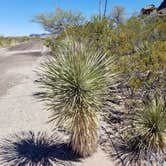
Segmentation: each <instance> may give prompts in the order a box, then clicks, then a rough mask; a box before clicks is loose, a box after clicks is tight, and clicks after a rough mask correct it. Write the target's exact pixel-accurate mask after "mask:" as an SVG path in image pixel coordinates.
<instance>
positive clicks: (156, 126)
mask: <svg viewBox="0 0 166 166" xmlns="http://www.w3.org/2000/svg"><path fill="white" fill-rule="evenodd" d="M136 126H137V129H138V132H139V133H140V135H141V138H142V139H143V142H146V144H147V145H146V147H147V150H150V151H153V152H159V151H161V150H163V149H164V148H165V146H166V107H165V104H164V102H163V101H162V100H161V99H156V100H154V101H153V102H151V103H150V104H149V105H148V106H146V107H145V108H144V110H143V111H141V112H140V113H139V114H138V120H137V123H136Z"/></svg>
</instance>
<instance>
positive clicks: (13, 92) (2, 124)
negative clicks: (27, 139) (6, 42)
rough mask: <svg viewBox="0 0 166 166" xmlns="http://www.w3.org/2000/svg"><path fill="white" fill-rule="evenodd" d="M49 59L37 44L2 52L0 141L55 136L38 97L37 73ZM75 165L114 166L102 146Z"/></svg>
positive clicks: (44, 50) (0, 58) (26, 44)
mask: <svg viewBox="0 0 166 166" xmlns="http://www.w3.org/2000/svg"><path fill="white" fill-rule="evenodd" d="M46 57H47V56H46V49H45V47H43V44H42V43H41V42H36V41H35V42H27V43H22V44H19V45H17V46H13V47H11V48H5V49H1V50H0V71H1V76H0V139H2V140H3V138H7V137H8V136H9V135H10V134H15V133H19V132H21V131H24V132H28V131H33V132H38V131H41V132H45V131H46V132H47V133H53V128H54V126H53V125H51V124H48V123H47V121H48V117H49V115H50V113H49V112H48V111H46V110H45V106H44V103H43V102H40V101H39V100H38V99H37V98H36V97H35V94H36V93H37V92H38V90H39V89H38V86H37V85H36V81H35V80H36V79H37V75H36V71H37V70H38V68H39V66H40V63H41V61H42V60H43V59H45V58H46ZM6 165H8V164H6ZM9 165H10V164H9ZM74 165H80V166H111V165H115V164H114V163H113V162H112V161H110V159H109V157H108V156H107V154H105V153H104V152H103V151H102V150H101V148H100V147H99V148H98V151H97V152H96V153H95V154H94V155H93V156H91V157H89V158H87V159H85V160H82V161H81V162H74Z"/></svg>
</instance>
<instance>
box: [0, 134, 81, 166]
mask: <svg viewBox="0 0 166 166" xmlns="http://www.w3.org/2000/svg"><path fill="white" fill-rule="evenodd" d="M72 161H79V157H78V156H77V155H75V154H74V153H73V152H72V151H71V150H70V148H69V147H68V145H67V144H66V143H63V142H62V141H61V140H60V138H58V137H57V136H48V135H47V134H46V133H42V132H38V133H37V134H35V133H34V132H31V131H30V132H28V133H25V132H22V133H19V134H15V135H11V136H9V137H8V138H6V139H2V140H1V142H0V164H2V165H14V166H53V165H56V166H62V165H64V166H70V165H72Z"/></svg>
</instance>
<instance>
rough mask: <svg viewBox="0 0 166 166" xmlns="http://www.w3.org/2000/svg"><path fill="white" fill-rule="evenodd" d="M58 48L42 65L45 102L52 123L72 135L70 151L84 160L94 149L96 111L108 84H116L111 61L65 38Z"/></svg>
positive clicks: (92, 48) (87, 46)
mask: <svg viewBox="0 0 166 166" xmlns="http://www.w3.org/2000/svg"><path fill="white" fill-rule="evenodd" d="M61 44H62V43H61ZM57 48H58V50H57V53H56V57H52V58H50V60H49V61H48V62H46V63H44V64H43V65H42V70H43V72H42V74H43V79H42V80H41V83H42V85H43V86H42V87H43V88H45V92H46V93H45V95H44V99H45V100H46V101H47V104H48V105H47V106H48V109H50V110H52V116H51V121H54V122H56V123H57V124H58V125H63V126H65V127H66V128H67V129H68V130H69V131H70V132H71V133H72V136H71V147H72V149H73V150H74V151H75V152H76V153H78V154H80V155H81V156H83V157H85V156H88V155H90V154H92V153H93V152H94V151H95V150H96V146H97V123H98V122H97V121H98V120H97V115H96V112H97V111H99V110H100V106H101V104H102V99H103V96H104V95H105V94H106V92H107V87H108V85H110V84H114V83H115V76H116V74H115V72H114V59H113V58H108V57H107V56H106V54H104V53H102V52H100V51H96V49H95V48H94V47H93V46H92V44H90V43H88V42H86V41H82V42H77V41H74V40H73V39H70V40H69V39H68V40H67V41H65V42H64V46H60V47H57Z"/></svg>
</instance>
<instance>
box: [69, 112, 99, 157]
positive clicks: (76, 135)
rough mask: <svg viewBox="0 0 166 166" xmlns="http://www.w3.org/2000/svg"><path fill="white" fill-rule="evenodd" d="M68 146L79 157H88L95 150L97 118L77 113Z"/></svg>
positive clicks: (89, 114) (91, 114)
mask: <svg viewBox="0 0 166 166" xmlns="http://www.w3.org/2000/svg"><path fill="white" fill-rule="evenodd" d="M72 131H73V132H72V136H71V143H70V146H71V148H72V150H73V151H74V152H75V153H76V154H78V155H79V156H81V157H88V156H90V155H92V154H93V153H94V152H96V149H97V141H98V134H97V116H96V115H95V113H92V112H89V113H88V114H87V112H86V113H84V112H83V111H79V112H78V113H77V116H75V119H74V122H73V128H72Z"/></svg>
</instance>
